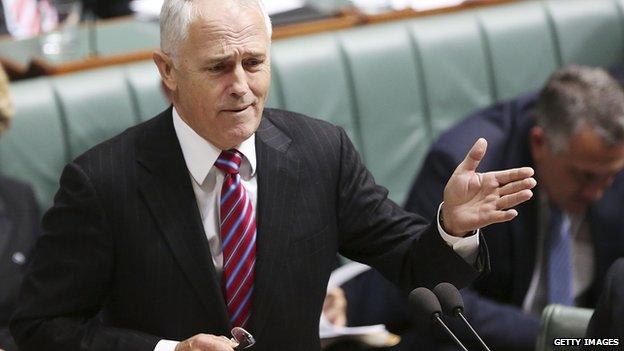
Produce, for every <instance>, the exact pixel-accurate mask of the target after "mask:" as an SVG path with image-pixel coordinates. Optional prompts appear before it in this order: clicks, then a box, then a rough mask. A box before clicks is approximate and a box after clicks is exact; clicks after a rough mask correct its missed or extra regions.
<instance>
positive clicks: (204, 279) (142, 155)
mask: <svg viewBox="0 0 624 351" xmlns="http://www.w3.org/2000/svg"><path fill="white" fill-rule="evenodd" d="M137 148H138V153H137V155H138V162H139V163H140V164H141V165H142V166H143V167H140V173H139V181H140V190H141V193H142V195H143V196H144V198H145V200H146V203H147V205H148V207H149V208H150V210H151V211H152V213H153V216H154V218H155V219H156V222H157V224H158V226H159V228H160V229H161V231H162V233H163V235H164V237H165V240H166V241H167V243H168V245H169V247H170V248H171V251H172V252H173V256H174V257H175V259H176V260H177V262H178V264H179V265H180V267H181V268H182V271H183V272H184V274H185V275H186V277H187V278H188V281H189V282H190V284H191V286H192V287H193V288H194V289H195V292H196V293H197V296H198V299H199V300H200V301H201V302H202V304H203V305H204V306H205V307H206V309H207V311H208V312H209V313H210V315H211V316H214V317H211V318H218V320H221V321H222V326H221V327H222V330H224V331H226V330H227V327H228V317H227V312H226V307H225V302H224V299H223V293H222V289H221V284H220V283H219V280H218V279H217V274H216V271H215V268H214V264H213V262H212V257H211V254H210V248H209V246H208V240H207V239H206V235H205V232H204V229H203V225H202V222H201V216H200V214H199V210H198V208H197V202H196V200H195V195H194V193H193V188H192V185H191V180H190V177H189V174H188V171H187V167H186V163H185V162H184V157H183V155H182V150H181V148H180V145H179V142H178V139H177V136H176V135H175V130H174V128H173V120H172V115H171V108H170V109H169V110H167V111H166V112H164V113H163V114H161V115H160V116H158V117H157V118H156V119H155V120H154V121H153V123H152V124H151V125H150V126H149V127H148V128H147V130H146V132H145V134H144V136H143V138H142V140H141V142H140V144H139V145H137ZM215 313H216V316H215Z"/></svg>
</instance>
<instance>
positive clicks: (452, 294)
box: [433, 283, 464, 317]
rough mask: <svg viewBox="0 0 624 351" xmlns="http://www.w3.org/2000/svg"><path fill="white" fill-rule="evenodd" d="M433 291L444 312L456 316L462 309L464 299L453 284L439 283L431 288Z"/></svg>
mask: <svg viewBox="0 0 624 351" xmlns="http://www.w3.org/2000/svg"><path fill="white" fill-rule="evenodd" d="M433 292H434V294H435V295H436V296H437V297H438V300H439V301H440V304H441V305H442V311H444V314H446V315H449V316H454V317H457V316H458V315H459V313H461V312H463V311H464V299H463V298H462V296H461V294H460V293H459V290H457V288H456V287H455V285H453V284H451V283H440V284H438V285H437V286H436V287H435V288H434V289H433Z"/></svg>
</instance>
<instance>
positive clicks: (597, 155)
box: [566, 126, 624, 172]
mask: <svg viewBox="0 0 624 351" xmlns="http://www.w3.org/2000/svg"><path fill="white" fill-rule="evenodd" d="M566 153H567V155H568V159H569V160H570V162H571V163H572V164H574V165H576V166H577V167H579V168H581V169H585V170H594V171H596V172H610V171H615V170H618V169H620V168H622V167H624V143H618V144H615V145H611V146H607V145H605V144H604V143H603V141H602V138H601V137H600V135H598V133H596V132H595V131H594V130H593V128H591V127H587V126H586V127H582V128H581V129H580V130H579V132H577V133H576V134H575V135H573V136H572V138H570V143H569V148H568V151H567V152H566Z"/></svg>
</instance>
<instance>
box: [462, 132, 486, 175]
mask: <svg viewBox="0 0 624 351" xmlns="http://www.w3.org/2000/svg"><path fill="white" fill-rule="evenodd" d="M486 149H487V141H486V140H485V139H483V138H479V140H477V141H476V142H475V143H474V145H472V148H471V149H470V151H468V154H467V155H466V158H464V160H463V161H462V163H460V164H459V166H457V170H459V171H466V172H470V171H472V172H474V171H475V170H476V169H477V167H478V166H479V162H481V159H483V156H485V150H486Z"/></svg>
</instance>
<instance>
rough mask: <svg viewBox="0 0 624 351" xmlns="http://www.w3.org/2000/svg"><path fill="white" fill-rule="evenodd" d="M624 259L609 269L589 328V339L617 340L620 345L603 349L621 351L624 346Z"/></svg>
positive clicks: (611, 345) (612, 344)
mask: <svg viewBox="0 0 624 351" xmlns="http://www.w3.org/2000/svg"><path fill="white" fill-rule="evenodd" d="M622 336H624V258H620V259H618V260H617V261H615V263H614V264H613V265H612V266H611V268H609V271H608V272H607V276H606V278H605V281H604V288H603V289H602V293H601V294H600V298H599V299H598V304H597V305H596V310H595V311H594V314H593V316H592V318H591V320H590V321H589V326H588V327H587V337H588V338H597V339H617V341H618V344H614V343H609V346H610V347H608V346H603V347H601V349H607V350H621V349H622V347H623V346H624V344H623V343H624V339H623V338H622ZM593 347H594V348H596V346H593Z"/></svg>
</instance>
